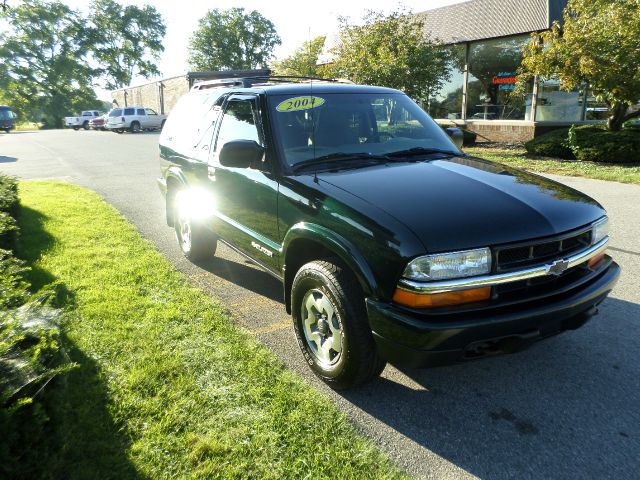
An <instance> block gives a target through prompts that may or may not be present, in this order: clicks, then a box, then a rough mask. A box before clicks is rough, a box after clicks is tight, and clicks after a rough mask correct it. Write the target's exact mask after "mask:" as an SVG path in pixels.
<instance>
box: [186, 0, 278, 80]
mask: <svg viewBox="0 0 640 480" xmlns="http://www.w3.org/2000/svg"><path fill="white" fill-rule="evenodd" d="M280 43H281V40H280V37H279V36H278V34H277V32H276V28H275V26H274V25H273V23H271V21H269V20H268V19H266V18H265V17H263V16H262V15H261V14H260V13H259V12H257V11H255V10H253V11H252V12H250V13H245V11H244V8H230V9H228V10H222V11H221V10H219V9H217V8H214V9H213V10H209V11H208V12H207V14H206V15H205V16H204V17H203V18H201V19H200V21H199V25H198V29H197V30H196V31H195V32H194V34H193V36H192V37H191V40H190V42H189V46H190V51H191V55H190V56H189V64H190V66H191V68H193V69H195V70H200V71H210V70H211V71H215V70H223V69H253V68H257V67H265V66H266V65H267V62H268V61H269V60H270V59H271V58H272V56H273V49H274V48H275V47H276V46H277V45H280Z"/></svg>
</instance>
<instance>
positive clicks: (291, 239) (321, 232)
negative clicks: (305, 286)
mask: <svg viewBox="0 0 640 480" xmlns="http://www.w3.org/2000/svg"><path fill="white" fill-rule="evenodd" d="M300 240H306V241H312V242H314V243H317V244H320V245H322V246H323V247H324V248H325V249H326V250H328V251H329V252H331V253H332V254H334V255H335V256H337V257H338V258H339V259H340V260H341V261H342V262H343V263H344V264H345V265H346V266H347V267H349V269H350V270H351V271H352V272H353V273H354V275H355V276H356V278H357V279H358V282H359V283H360V286H361V287H362V291H363V292H364V294H365V296H371V295H374V296H380V291H379V286H378V282H377V280H376V278H375V276H374V275H373V272H372V271H371V268H370V267H369V265H368V264H367V262H366V260H365V259H364V257H363V256H362V254H361V253H360V252H359V251H358V249H357V248H356V247H355V245H353V243H351V242H350V241H349V240H347V239H346V238H344V237H342V236H341V235H339V234H337V233H335V232H333V231H331V230H329V229H327V228H325V227H323V226H321V225H317V224H313V223H307V222H300V223H297V224H295V225H293V226H292V227H291V228H290V229H289V231H288V232H287V234H286V235H285V238H284V241H283V243H282V252H281V256H282V257H281V258H284V259H285V269H284V277H285V282H284V284H285V303H286V306H287V311H289V310H290V305H291V288H290V286H291V284H292V283H293V277H294V276H295V274H296V272H295V271H291V268H288V266H287V265H288V264H290V263H291V260H292V258H290V256H289V254H288V252H290V251H291V246H293V245H295V243H296V242H297V241H300Z"/></svg>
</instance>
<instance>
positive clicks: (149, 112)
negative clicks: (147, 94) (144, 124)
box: [144, 108, 158, 115]
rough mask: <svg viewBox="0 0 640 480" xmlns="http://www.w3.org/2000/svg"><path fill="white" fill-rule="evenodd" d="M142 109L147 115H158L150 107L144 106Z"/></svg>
mask: <svg viewBox="0 0 640 480" xmlns="http://www.w3.org/2000/svg"><path fill="white" fill-rule="evenodd" d="M144 111H145V112H146V114H147V115H158V114H157V113H156V112H154V111H153V110H151V109H150V108H145V109H144Z"/></svg>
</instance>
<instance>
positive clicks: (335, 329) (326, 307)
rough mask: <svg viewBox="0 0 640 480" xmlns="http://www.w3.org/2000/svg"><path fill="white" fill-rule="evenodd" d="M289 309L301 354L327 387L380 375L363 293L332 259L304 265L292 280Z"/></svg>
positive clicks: (381, 363) (381, 365) (381, 367)
mask: <svg viewBox="0 0 640 480" xmlns="http://www.w3.org/2000/svg"><path fill="white" fill-rule="evenodd" d="M291 301H292V304H291V311H292V316H293V323H294V329H295V333H296V337H297V339H298V344H299V345H300V349H301V350H302V353H303V355H304V357H305V359H306V361H307V363H308V364H309V366H310V367H311V369H312V370H313V372H314V373H315V374H316V375H317V376H318V377H320V379H321V380H323V381H324V382H325V383H326V384H327V385H329V386H330V387H331V388H333V389H336V390H340V389H346V388H350V387H354V386H356V385H360V384H363V383H366V382H368V381H370V380H372V379H374V378H376V377H377V376H379V375H380V374H381V373H382V370H384V367H385V365H386V361H385V360H383V359H382V358H380V357H379V356H378V354H377V351H376V346H375V343H374V340H373V336H372V334H371V329H370V327H369V322H368V320H367V312H366V309H365V303H364V296H363V294H362V290H361V288H360V285H359V284H358V281H357V280H356V278H355V277H354V276H353V274H352V273H351V272H350V271H349V270H347V269H345V268H344V267H342V266H341V265H339V264H338V263H337V262H333V261H314V262H310V263H307V264H306V265H304V266H303V267H302V268H301V269H300V270H299V271H298V273H297V274H296V276H295V278H294V279H293V285H292V287H291Z"/></svg>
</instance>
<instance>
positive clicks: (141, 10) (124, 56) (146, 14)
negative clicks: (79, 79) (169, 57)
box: [89, 0, 166, 89]
mask: <svg viewBox="0 0 640 480" xmlns="http://www.w3.org/2000/svg"><path fill="white" fill-rule="evenodd" d="M89 20H90V22H91V24H92V36H93V38H92V43H93V56H94V58H95V59H96V60H97V61H98V62H99V63H100V66H101V73H102V75H103V76H104V78H105V81H106V87H107V88H109V89H115V88H121V87H125V86H128V85H130V84H131V79H132V78H133V77H134V75H140V76H143V77H145V78H149V77H150V76H153V75H159V74H160V71H159V70H158V67H157V65H156V63H155V62H156V61H157V60H158V59H159V56H160V53H161V52H163V51H164V46H163V45H162V39H163V38H164V35H165V33H166V26H165V23H164V20H163V19H162V15H160V13H159V12H158V11H157V10H156V8H155V7H153V6H151V5H144V6H142V7H138V6H136V5H127V6H123V5H120V4H119V3H117V2H116V1H114V0H94V1H93V2H92V4H91V14H90V16H89Z"/></svg>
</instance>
